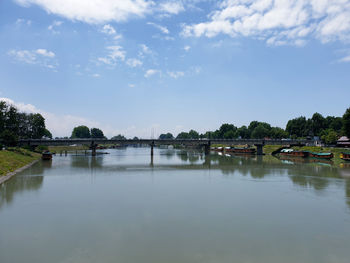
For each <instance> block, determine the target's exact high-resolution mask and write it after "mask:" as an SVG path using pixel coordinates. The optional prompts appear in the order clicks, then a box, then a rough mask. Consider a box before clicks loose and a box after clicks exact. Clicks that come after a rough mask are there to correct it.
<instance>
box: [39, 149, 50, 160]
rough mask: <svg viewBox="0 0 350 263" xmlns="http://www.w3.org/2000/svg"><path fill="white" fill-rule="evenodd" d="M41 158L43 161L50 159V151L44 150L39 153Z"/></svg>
mask: <svg viewBox="0 0 350 263" xmlns="http://www.w3.org/2000/svg"><path fill="white" fill-rule="evenodd" d="M41 159H42V160H44V161H49V160H52V153H51V152H49V151H45V152H43V153H42V154H41Z"/></svg>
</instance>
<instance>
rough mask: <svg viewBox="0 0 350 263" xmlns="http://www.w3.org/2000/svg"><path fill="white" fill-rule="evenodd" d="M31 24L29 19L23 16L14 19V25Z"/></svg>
mask: <svg viewBox="0 0 350 263" xmlns="http://www.w3.org/2000/svg"><path fill="white" fill-rule="evenodd" d="M31 24H32V21H31V20H27V19H23V18H18V19H17V20H16V25H18V26H20V25H27V26H30V25H31Z"/></svg>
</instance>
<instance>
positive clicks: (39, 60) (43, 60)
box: [8, 48, 57, 69]
mask: <svg viewBox="0 0 350 263" xmlns="http://www.w3.org/2000/svg"><path fill="white" fill-rule="evenodd" d="M8 55H9V56H11V57H13V58H14V59H15V60H17V61H19V62H22V63H26V64H33V65H34V64H37V65H40V66H44V67H47V68H50V69H54V68H55V67H56V64H57V63H56V62H55V61H54V60H53V58H54V57H55V56H56V55H55V53H54V52H52V51H49V50H46V49H44V48H39V49H36V50H31V51H30V50H25V49H24V50H17V49H11V50H10V51H9V52H8Z"/></svg>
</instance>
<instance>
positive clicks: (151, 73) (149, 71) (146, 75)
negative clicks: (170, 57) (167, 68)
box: [144, 69, 160, 78]
mask: <svg viewBox="0 0 350 263" xmlns="http://www.w3.org/2000/svg"><path fill="white" fill-rule="evenodd" d="M159 73H160V71H159V70H157V69H148V70H147V71H146V73H145V75H144V76H145V78H149V77H151V76H153V75H155V74H159Z"/></svg>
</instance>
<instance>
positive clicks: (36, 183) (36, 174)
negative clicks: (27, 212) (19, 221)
mask: <svg viewBox="0 0 350 263" xmlns="http://www.w3.org/2000/svg"><path fill="white" fill-rule="evenodd" d="M51 167H52V161H43V162H39V163H37V164H35V165H33V166H32V167H30V168H28V169H27V170H26V171H23V172H21V173H19V174H17V175H15V176H14V177H12V178H11V179H10V180H8V181H7V182H6V183H3V184H1V185H0V209H1V208H2V206H4V205H5V204H7V205H9V204H11V203H12V202H13V200H14V197H15V195H16V194H18V193H21V192H24V191H38V190H39V189H40V188H41V187H42V185H43V182H44V176H42V174H43V173H44V171H45V170H46V169H50V168H51ZM22 174H25V175H22Z"/></svg>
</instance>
